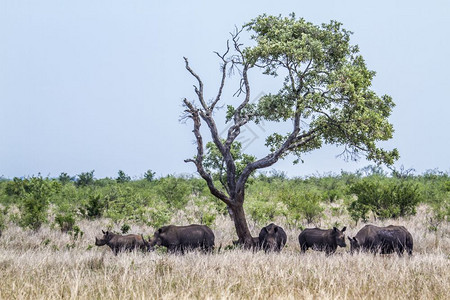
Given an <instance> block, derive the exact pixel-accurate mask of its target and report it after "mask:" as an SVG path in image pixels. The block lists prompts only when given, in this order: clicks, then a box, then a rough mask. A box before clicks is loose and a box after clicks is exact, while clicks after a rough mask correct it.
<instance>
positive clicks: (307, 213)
mask: <svg viewBox="0 0 450 300" xmlns="http://www.w3.org/2000/svg"><path fill="white" fill-rule="evenodd" d="M280 197H281V199H282V201H283V202H284V203H285V204H286V205H287V208H288V209H287V211H288V212H289V213H288V214H287V216H286V217H287V219H288V222H289V223H291V224H293V225H295V226H298V225H299V221H301V220H305V221H306V222H307V223H308V224H310V223H314V222H315V221H317V220H319V219H320V217H321V216H322V214H323V210H324V208H323V207H322V206H321V205H320V202H321V195H320V193H319V192H318V191H317V190H313V189H311V190H308V189H305V190H301V189H297V190H294V189H289V188H287V189H285V190H283V191H282V193H281V194H280Z"/></svg>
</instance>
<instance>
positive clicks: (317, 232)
mask: <svg viewBox="0 0 450 300" xmlns="http://www.w3.org/2000/svg"><path fill="white" fill-rule="evenodd" d="M330 236H331V232H330V230H326V229H320V228H306V229H305V230H303V231H302V232H301V233H300V235H299V242H300V244H303V243H305V244H307V245H308V246H309V247H312V246H313V245H317V246H322V245H327V244H330V243H332V241H331V238H330Z"/></svg>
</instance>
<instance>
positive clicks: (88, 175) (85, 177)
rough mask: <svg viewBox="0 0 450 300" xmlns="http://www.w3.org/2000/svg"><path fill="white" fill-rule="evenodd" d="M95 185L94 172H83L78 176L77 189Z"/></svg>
mask: <svg viewBox="0 0 450 300" xmlns="http://www.w3.org/2000/svg"><path fill="white" fill-rule="evenodd" d="M93 184H94V170H92V171H91V172H83V173H81V174H79V175H78V179H77V181H75V185H76V186H77V187H83V186H89V185H93Z"/></svg>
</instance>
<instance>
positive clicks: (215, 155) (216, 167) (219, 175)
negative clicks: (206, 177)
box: [203, 140, 256, 189]
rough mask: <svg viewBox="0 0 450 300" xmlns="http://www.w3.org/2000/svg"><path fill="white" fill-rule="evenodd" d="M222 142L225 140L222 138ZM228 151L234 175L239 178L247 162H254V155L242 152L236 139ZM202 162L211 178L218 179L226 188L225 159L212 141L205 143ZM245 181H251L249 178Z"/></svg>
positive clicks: (240, 145)
mask: <svg viewBox="0 0 450 300" xmlns="http://www.w3.org/2000/svg"><path fill="white" fill-rule="evenodd" d="M222 143H225V141H224V140H223V141H222ZM230 152H231V156H232V157H233V160H234V162H235V165H236V172H235V177H236V178H239V176H241V174H242V171H244V169H245V167H246V166H247V165H248V164H249V163H251V162H254V161H255V159H256V157H254V156H252V155H248V154H245V153H242V144H241V143H240V142H237V141H235V142H233V143H232V144H231V149H230ZM203 164H204V166H205V168H206V169H207V170H208V172H210V173H211V174H212V175H213V178H214V179H215V180H218V181H220V183H221V184H222V186H223V187H224V188H225V189H228V183H227V173H226V169H227V167H226V163H225V159H224V158H223V156H222V153H220V151H219V149H218V148H217V146H216V145H215V144H214V143H213V142H208V143H207V144H206V155H205V158H204V163H203ZM247 183H251V179H250V180H249V181H247Z"/></svg>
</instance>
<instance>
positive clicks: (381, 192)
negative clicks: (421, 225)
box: [348, 175, 421, 221]
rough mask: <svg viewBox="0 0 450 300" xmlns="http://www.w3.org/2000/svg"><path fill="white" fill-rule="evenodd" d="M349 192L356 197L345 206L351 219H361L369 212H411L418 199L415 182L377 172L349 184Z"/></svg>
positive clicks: (390, 214)
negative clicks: (384, 176)
mask: <svg viewBox="0 0 450 300" xmlns="http://www.w3.org/2000/svg"><path fill="white" fill-rule="evenodd" d="M350 191H351V192H352V193H353V194H354V195H356V196H357V200H355V201H353V202H352V203H350V205H349V207H348V210H349V212H350V214H351V216H352V218H353V219H354V220H355V221H357V220H359V219H363V220H365V219H366V218H367V213H368V212H369V211H372V212H373V213H374V214H375V215H376V216H377V217H380V218H397V217H403V216H409V215H414V214H415V213H416V206H417V204H418V203H419V202H420V200H421V192H420V190H419V185H418V184H417V183H414V182H411V181H408V180H399V179H395V178H383V177H380V176H378V175H374V176H370V177H366V178H364V179H362V180H360V181H359V182H357V183H355V184H353V185H352V186H351V187H350Z"/></svg>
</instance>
